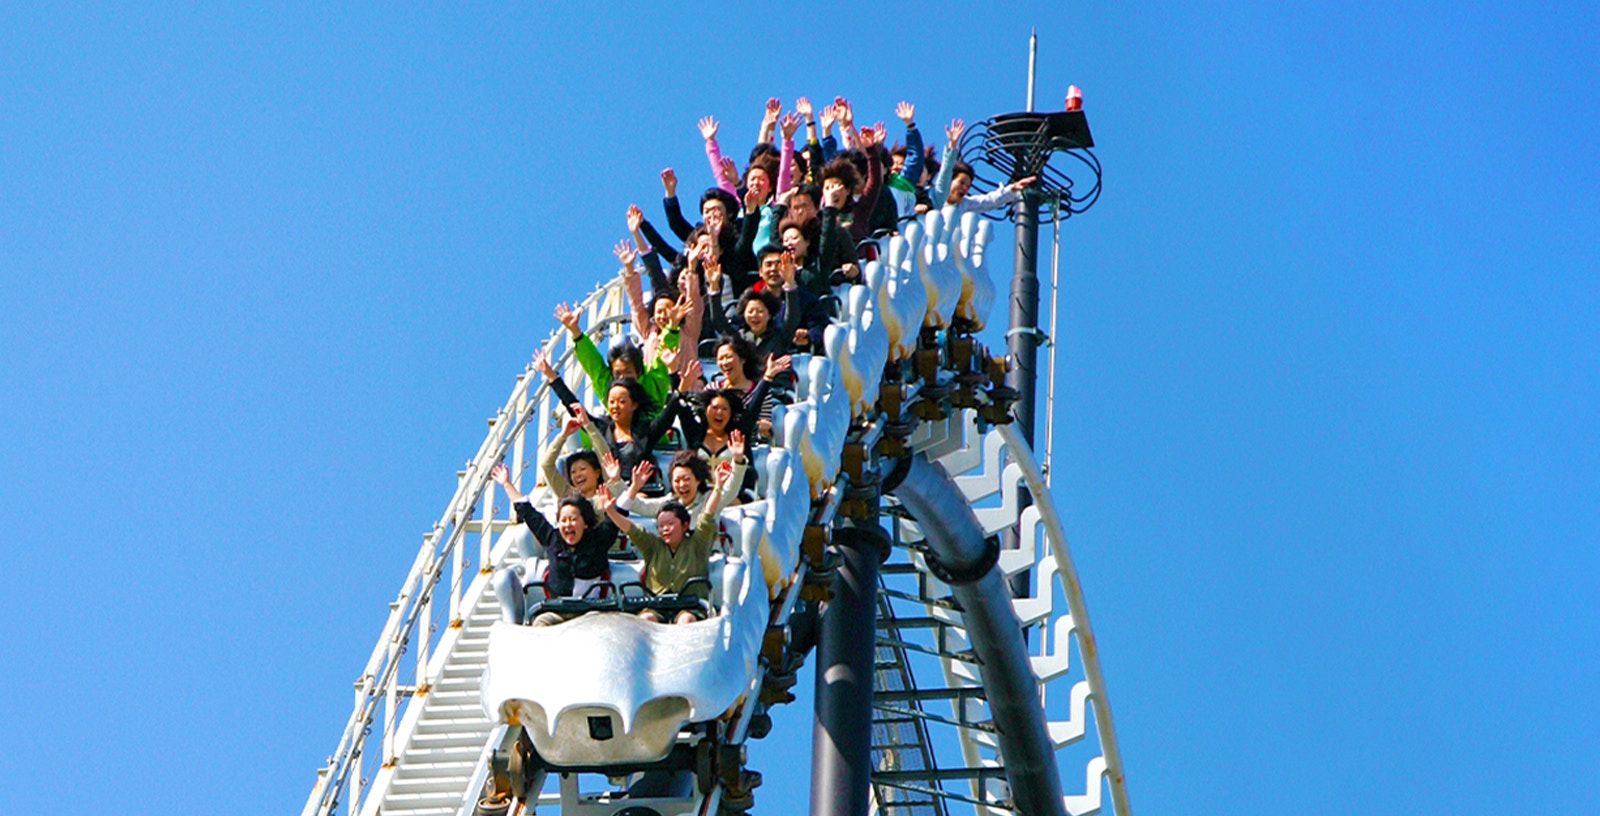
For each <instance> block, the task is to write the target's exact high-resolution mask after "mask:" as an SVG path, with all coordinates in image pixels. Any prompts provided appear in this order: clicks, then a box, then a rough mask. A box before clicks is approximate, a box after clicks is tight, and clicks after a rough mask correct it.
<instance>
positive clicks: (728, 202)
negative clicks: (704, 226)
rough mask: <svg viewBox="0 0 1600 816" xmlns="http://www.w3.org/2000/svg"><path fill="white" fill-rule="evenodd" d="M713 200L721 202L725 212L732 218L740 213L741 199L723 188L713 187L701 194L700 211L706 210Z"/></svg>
mask: <svg viewBox="0 0 1600 816" xmlns="http://www.w3.org/2000/svg"><path fill="white" fill-rule="evenodd" d="M711 199H716V200H717V201H719V202H721V204H722V209H723V211H724V212H725V213H726V214H727V215H728V216H730V217H731V216H733V215H735V214H737V213H738V212H739V199H738V198H736V197H734V195H733V194H732V193H729V192H728V191H727V190H724V189H722V188H721V187H712V188H710V189H708V190H706V191H705V192H703V193H701V194H700V209H702V210H704V209H705V208H706V202H707V201H710V200H711Z"/></svg>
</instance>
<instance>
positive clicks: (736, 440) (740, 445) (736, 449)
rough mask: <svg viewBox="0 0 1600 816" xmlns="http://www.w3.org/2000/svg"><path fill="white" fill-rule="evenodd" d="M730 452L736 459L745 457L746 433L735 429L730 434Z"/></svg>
mask: <svg viewBox="0 0 1600 816" xmlns="http://www.w3.org/2000/svg"><path fill="white" fill-rule="evenodd" d="M728 452H729V453H731V454H733V458H734V459H743V458H744V457H745V446H744V431H741V430H739V429H738V428H734V429H733V430H732V431H730V432H728Z"/></svg>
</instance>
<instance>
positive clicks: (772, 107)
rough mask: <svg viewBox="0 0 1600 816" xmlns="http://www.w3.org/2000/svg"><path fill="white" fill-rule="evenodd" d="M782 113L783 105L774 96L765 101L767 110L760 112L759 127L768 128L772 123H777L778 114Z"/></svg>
mask: <svg viewBox="0 0 1600 816" xmlns="http://www.w3.org/2000/svg"><path fill="white" fill-rule="evenodd" d="M782 111H783V103H782V102H779V101H778V97H776V96H774V97H771V98H769V99H767V108H766V110H764V111H762V112H761V126H762V127H766V128H770V127H772V123H773V122H776V121H778V114H779V113H780V112H782Z"/></svg>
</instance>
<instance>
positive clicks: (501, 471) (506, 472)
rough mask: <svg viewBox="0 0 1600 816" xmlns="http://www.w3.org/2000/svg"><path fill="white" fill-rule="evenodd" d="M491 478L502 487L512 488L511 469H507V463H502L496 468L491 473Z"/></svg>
mask: <svg viewBox="0 0 1600 816" xmlns="http://www.w3.org/2000/svg"><path fill="white" fill-rule="evenodd" d="M489 478H491V479H493V480H494V483H495V484H497V485H500V486H501V487H510V486H511V468H508V467H506V463H505V462H500V463H498V464H496V465H495V466H494V469H493V470H491V471H489Z"/></svg>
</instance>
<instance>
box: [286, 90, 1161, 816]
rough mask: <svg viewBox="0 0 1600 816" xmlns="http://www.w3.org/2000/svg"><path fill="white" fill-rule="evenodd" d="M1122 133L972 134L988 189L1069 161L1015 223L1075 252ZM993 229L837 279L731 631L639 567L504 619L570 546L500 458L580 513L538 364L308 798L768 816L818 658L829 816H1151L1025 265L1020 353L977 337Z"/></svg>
mask: <svg viewBox="0 0 1600 816" xmlns="http://www.w3.org/2000/svg"><path fill="white" fill-rule="evenodd" d="M1091 146H1092V142H1090V141H1089V139H1088V132H1087V125H1086V123H1085V122H1083V121H1082V114H1081V112H1078V113H1077V114H1076V116H1073V115H1070V113H1069V115H1063V114H1051V115H1042V114H1031V113H1030V114H1009V115H1005V116H1000V117H995V118H993V119H991V120H988V121H986V122H984V123H982V125H981V126H979V127H976V128H973V129H972V130H971V131H969V132H968V134H967V137H966V139H965V140H964V141H963V142H962V145H961V153H962V155H963V157H964V158H966V159H968V160H969V161H970V162H972V163H973V164H974V166H976V167H978V168H980V172H979V178H978V179H977V180H976V183H977V184H978V185H979V186H980V187H981V186H982V185H985V184H987V185H989V186H993V185H994V184H995V182H994V181H992V180H988V179H986V178H984V176H986V175H987V176H1002V177H1005V178H1007V179H1013V180H1014V179H1017V178H1021V177H1024V176H1037V177H1039V179H1040V181H1039V182H1038V183H1036V184H1035V185H1034V187H1032V188H1030V189H1029V190H1028V191H1027V193H1026V194H1025V196H1024V198H1023V201H1022V202H1021V203H1019V204H1018V205H1017V207H1016V209H1015V211H1014V212H1013V213H1012V217H1013V218H1014V219H1015V220H1016V221H1017V230H1016V232H1017V236H1018V239H1017V240H1018V256H1019V259H1021V258H1023V257H1024V256H1025V255H1026V253H1027V252H1028V251H1029V248H1028V247H1026V246H1025V244H1026V243H1027V242H1029V241H1032V242H1034V245H1035V246H1034V249H1036V244H1037V238H1038V236H1037V229H1038V226H1039V224H1040V222H1041V220H1042V219H1043V218H1048V219H1049V220H1051V221H1053V223H1054V229H1053V231H1052V236H1053V244H1054V245H1055V246H1056V247H1057V250H1056V251H1055V252H1053V253H1052V258H1053V259H1054V258H1058V257H1059V244H1058V243H1054V242H1056V241H1058V240H1059V234H1060V225H1061V222H1062V220H1063V219H1064V218H1066V217H1068V216H1070V215H1072V214H1073V213H1075V212H1081V211H1082V210H1083V209H1085V208H1086V207H1087V206H1089V205H1090V204H1092V203H1093V201H1094V198H1096V197H1098V195H1099V186H1100V185H1099V181H1100V172H1099V171H1100V168H1099V164H1098V162H1097V161H1095V160H1094V158H1093V155H1092V153H1090V152H1089V151H1088V148H1089V147H1091ZM1052 155H1067V156H1071V157H1072V159H1074V160H1076V161H1077V162H1079V163H1080V165H1081V166H1083V167H1088V168H1090V169H1091V170H1092V172H1093V184H1092V187H1089V188H1088V189H1087V190H1083V191H1074V190H1073V180H1072V177H1071V174H1068V173H1063V172H1060V171H1057V170H1055V169H1054V168H1053V167H1051V165H1050V160H1051V158H1052ZM992 226H993V224H992V222H991V221H989V220H986V219H985V218H983V217H981V216H980V215H979V214H977V213H965V214H961V215H957V214H956V212H955V211H954V210H953V209H952V208H946V209H944V210H932V211H930V212H928V213H926V214H924V215H922V216H920V217H918V218H917V219H915V220H912V221H910V222H908V223H904V224H902V228H901V229H900V230H899V232H898V233H897V234H893V235H888V236H881V237H878V238H875V239H874V241H873V244H874V245H873V246H872V247H870V250H871V251H870V253H869V254H870V256H871V257H873V258H875V260H872V261H869V262H866V263H864V264H863V268H862V274H861V276H860V280H859V282H857V283H854V284H850V285H844V286H840V287H838V288H837V289H836V292H835V294H836V296H837V297H838V299H839V307H838V309H837V315H838V316H837V318H836V320H835V322H834V323H833V325H831V326H829V327H828V329H827V331H826V336H825V338H824V342H823V346H824V348H825V349H826V354H823V355H815V356H808V355H796V356H795V357H794V360H793V367H794V370H795V374H796V378H797V381H798V384H797V387H796V389H795V399H794V401H793V403H792V404H788V405H782V406H779V407H777V408H776V410H775V411H774V414H773V416H772V425H773V432H772V440H771V444H770V445H762V446H757V447H755V448H754V449H753V451H752V454H751V459H752V465H753V468H754V470H755V472H756V474H757V481H756V487H755V493H756V496H757V500H756V501H752V502H747V503H744V504H740V505H737V506H733V507H730V508H728V509H726V510H724V511H723V512H722V513H721V518H720V526H721V539H722V544H721V546H720V547H719V552H718V554H717V555H715V556H713V560H712V569H711V574H710V581H709V583H710V587H709V592H708V593H707V594H708V595H709V599H708V600H707V601H706V602H705V604H706V608H707V610H708V611H709V612H710V614H709V615H708V616H707V617H706V618H705V619H704V620H700V621H697V622H693V623H679V624H672V625H665V624H660V623H653V622H647V621H645V620H642V619H641V618H639V617H637V616H636V615H632V614H626V613H627V612H628V611H629V610H630V609H631V607H630V606H629V604H630V603H631V602H633V601H631V600H630V599H634V600H636V596H634V595H632V594H630V592H628V591H627V590H626V587H625V586H624V584H625V583H626V582H625V579H624V577H622V576H626V575H628V574H630V573H629V570H630V569H631V570H634V572H633V573H631V574H637V572H636V571H637V566H636V564H630V563H629V562H627V561H617V562H616V564H615V565H614V572H613V578H612V580H613V582H614V584H615V586H613V589H615V590H616V591H614V592H611V593H608V594H607V595H606V597H605V599H603V600H594V601H590V602H587V605H586V606H585V607H584V611H590V612H593V613H594V614H584V615H582V616H580V617H576V618H575V619H572V620H570V621H568V622H566V623H563V624H561V625H558V626H548V627H535V626H517V625H513V624H510V623H508V622H506V621H505V620H502V619H501V615H500V611H499V606H498V605H497V603H496V599H495V596H494V592H493V590H492V589H491V577H492V575H493V574H494V572H495V571H496V570H498V569H501V568H503V567H506V566H508V565H511V564H517V563H522V564H526V565H527V566H528V567H529V569H531V570H533V571H535V572H534V574H537V570H539V569H541V568H542V566H541V555H542V553H541V551H540V549H539V548H538V547H536V546H534V544H533V542H532V540H531V538H532V537H531V536H530V535H529V533H528V532H527V530H526V528H525V527H524V526H522V525H521V524H519V523H518V522H517V520H516V518H515V516H514V514H513V513H512V512H511V508H510V507H509V504H510V502H508V501H504V498H505V497H504V496H503V495H498V496H497V488H496V485H495V483H494V482H493V480H492V479H491V478H490V474H491V470H492V469H493V468H494V466H495V465H496V464H499V463H502V462H503V463H505V464H507V465H508V466H509V468H510V472H511V474H512V475H513V479H515V480H516V481H517V483H518V486H519V489H520V490H522V491H523V492H524V493H526V494H527V495H528V497H529V500H530V501H532V502H533V503H534V504H535V506H536V507H537V508H539V509H541V510H549V509H552V508H553V507H554V505H555V502H556V500H557V497H556V496H554V495H553V494H552V492H551V490H550V488H549V486H548V485H546V484H543V483H535V484H532V485H531V486H529V485H526V484H523V479H524V477H525V471H526V470H527V469H528V465H529V464H530V463H531V462H532V461H534V460H536V459H537V455H538V451H539V450H540V449H541V448H543V447H544V446H545V445H549V444H557V442H556V440H555V437H556V432H557V430H558V428H559V426H560V424H561V415H562V414H561V411H562V407H561V406H560V405H559V404H558V401H557V400H556V398H555V397H554V395H552V394H551V393H550V389H549V387H548V385H547V384H546V383H545V381H544V379H543V378H542V377H540V376H539V375H538V374H537V373H536V372H534V371H533V370H532V369H531V368H530V369H527V370H524V371H523V372H521V373H520V374H518V375H517V377H516V380H515V384H514V386H513V388H512V390H511V393H510V396H509V397H508V398H507V399H506V401H505V403H504V405H503V406H502V407H501V408H500V409H499V410H498V411H496V412H495V414H494V416H492V417H490V418H489V421H488V425H489V427H488V433H487V435H486V437H485V439H484V441H483V443H482V444H481V445H480V446H479V448H478V450H477V451H476V452H475V453H474V454H473V456H472V458H471V459H470V460H469V461H468V462H467V463H466V465H465V467H464V468H463V469H462V470H461V471H459V472H458V473H457V487H456V490H455V493H454V495H453V496H451V498H450V500H449V502H448V503H447V504H446V506H445V509H444V512H443V513H442V514H441V515H440V517H439V519H438V521H437V522H435V523H434V524H433V526H432V529H431V530H430V531H429V532H428V533H427V534H426V535H425V536H424V538H423V541H422V543H421V546H420V548H419V549H418V550H417V553H416V556H415V559H414V561H413V562H412V565H411V569H410V571H409V573H408V574H407V576H406V579H405V582H404V584H403V585H402V587H401V589H400V592H399V593H398V595H397V596H396V597H395V599H394V601H392V602H391V603H390V605H389V612H388V617H387V620H386V621H385V624H384V627H383V630H382V632H381V634H380V636H379V638H378V641H377V644H376V646H375V647H374V649H373V651H372V653H371V656H370V657H369V658H368V660H367V662H366V664H365V665H364V666H363V667H362V668H361V671H360V673H359V674H358V675H357V679H356V681H355V684H354V691H355V701H354V707H353V710H352V712H351V714H350V717H349V720H348V721H347V723H346V724H345V727H344V729H343V731H342V732H341V734H340V736H339V740H338V742H337V744H336V746H335V748H334V751H333V753H332V754H331V755H330V756H329V758H328V760H327V761H326V763H324V764H323V765H322V767H320V768H319V769H318V771H317V777H316V781H315V783H314V785H313V787H312V790H311V793H310V796H309V797H308V799H307V801H306V804H305V808H304V810H303V814H304V816H332V814H335V813H339V812H341V811H342V812H344V813H347V814H350V816H379V815H380V814H382V816H472V814H484V815H485V816H490V815H494V816H497V815H498V814H508V813H532V812H535V811H538V812H546V813H549V812H555V811H557V810H559V812H560V813H562V814H564V815H565V816H608V815H615V816H675V814H697V816H710V814H717V813H722V814H738V813H744V812H750V811H752V810H753V809H754V808H755V802H756V796H757V793H758V788H759V786H760V784H761V781H762V775H761V772H760V771H758V770H757V769H754V768H750V767H748V766H747V762H748V753H747V751H746V746H747V743H748V741H749V740H754V739H760V738H762V737H764V736H766V734H767V733H768V732H769V731H770V729H771V727H772V721H773V717H775V716H783V715H784V714H783V709H784V708H785V707H786V704H788V703H790V702H792V701H793V700H794V695H793V693H792V687H793V686H794V684H795V683H796V679H797V673H798V672H799V670H800V669H801V667H802V666H803V665H804V663H805V662H806V661H808V660H811V661H814V672H815V677H816V693H815V703H814V705H815V711H814V713H813V718H814V724H815V725H814V729H813V747H812V767H811V774H812V784H811V789H812V812H813V813H814V814H818V813H825V814H845V813H851V814H856V813H867V812H878V813H891V814H917V815H918V816H947V815H948V814H950V813H956V812H968V811H971V812H976V813H979V814H990V813H1001V814H1003V813H1020V814H1039V815H1040V816H1043V815H1044V814H1073V816H1083V815H1084V814H1090V813H1096V812H1100V811H1102V810H1103V809H1104V808H1105V806H1106V805H1107V804H1108V803H1109V805H1110V806H1111V809H1112V810H1113V812H1115V813H1116V814H1118V816H1127V814H1129V813H1131V811H1130V809H1129V805H1128V800H1127V793H1126V786H1125V784H1124V779H1123V770H1122V763H1121V759H1120V754H1119V752H1118V750H1117V743H1116V736H1115V733H1114V730H1113V725H1112V720H1111V710H1110V703H1109V697H1108V694H1107V690H1106V687H1105V681H1104V678H1103V675H1102V673H1101V669H1100V664H1099V658H1098V650H1097V648H1096V644H1095V640H1094V636H1093V633H1092V631H1091V630H1090V627H1089V617H1088V611H1087V608H1086V606H1085V604H1084V599H1083V593H1082V590H1081V587H1080V586H1079V582H1078V577H1077V573H1076V571H1075V570H1074V568H1073V564H1072V560H1071V557H1070V554H1069V551H1068V547H1067V540H1066V537H1065V535H1064V533H1063V529H1062V523H1061V517H1060V514H1059V512H1058V510H1057V508H1056V505H1055V502H1054V500H1053V498H1052V496H1051V493H1050V489H1049V484H1048V465H1049V462H1048V458H1049V453H1048V445H1046V454H1045V456H1044V457H1043V458H1044V461H1042V462H1041V461H1040V459H1039V458H1036V456H1035V454H1034V451H1033V445H1032V444H1031V439H1030V437H1031V435H1032V403H1033V399H1034V396H1033V394H1034V392H1033V383H1032V382H1023V381H1020V380H1019V376H1026V377H1029V378H1031V377H1032V376H1033V373H1032V366H1033V354H1034V349H1035V348H1036V347H1037V344H1038V342H1039V341H1040V340H1041V339H1042V340H1044V341H1046V342H1048V340H1049V337H1048V335H1045V334H1044V333H1043V332H1040V331H1039V328H1038V322H1037V319H1036V315H1033V314H1031V313H1030V308H1032V307H1029V308H1024V309H1023V310H1022V315H1021V317H1020V318H1019V313H1018V309H1017V305H1016V303H1017V298H1016V294H1015V290H1016V286H1017V285H1018V284H1017V282H1016V281H1013V290H1014V291H1013V308H1012V319H1011V321H1010V325H1009V327H1008V328H1009V331H1008V333H1007V335H1006V337H1007V341H1008V344H1009V346H1010V348H1009V353H1007V352H998V351H995V352H992V351H991V350H989V349H988V348H986V346H985V345H984V343H983V342H981V341H980V339H979V338H978V336H977V335H978V333H979V332H982V331H983V330H984V329H985V327H986V326H988V325H989V324H990V314H989V313H990V311H991V310H992V307H993V306H994V301H995V300H996V286H995V283H994V281H993V280H992V279H991V276H990V272H989V269H990V267H991V265H992V264H990V263H989V262H988V259H989V258H990V254H989V253H990V249H989V246H988V245H989V241H990V236H991V231H992ZM1023 265H1024V264H1023V263H1019V269H1018V270H1017V274H1018V275H1022V274H1024V273H1027V274H1032V272H1033V271H1032V270H1024V269H1022V266H1023ZM1028 265H1031V261H1030V262H1029V264H1028ZM1052 270H1054V262H1053V263H1052ZM1055 277H1056V276H1055V275H1054V274H1052V276H1051V285H1050V289H1049V293H1050V296H1051V300H1052V302H1053V300H1054V296H1055ZM1022 283H1023V285H1024V288H1025V287H1026V285H1027V282H1026V281H1023V282H1022ZM1033 285H1034V286H1035V287H1036V286H1037V284H1036V283H1035V284H1033ZM1033 293H1034V298H1035V301H1036V300H1037V288H1035V289H1034V290H1033ZM1023 305H1024V306H1025V307H1026V306H1028V304H1023ZM580 311H581V313H582V315H583V327H584V330H585V333H586V334H588V335H589V336H590V337H591V338H593V339H594V340H595V342H596V343H597V344H598V345H600V346H601V347H602V348H603V347H604V346H605V345H606V344H607V343H609V342H611V341H613V340H616V339H619V338H621V337H622V336H623V335H624V333H625V330H626V320H627V318H626V311H627V307H626V294H625V292H624V291H623V288H622V285H621V283H620V281H615V280H613V281H612V282H610V283H607V284H604V285H601V286H600V287H598V288H597V289H595V290H594V291H593V292H592V293H590V294H589V295H588V297H587V298H586V299H585V300H584V301H583V302H582V304H581V306H580ZM1052 324H1053V319H1052ZM1051 330H1052V332H1053V330H1054V327H1053V325H1052V327H1051ZM1019 342H1020V343H1023V344H1024V345H1023V346H1021V347H1020V348H1021V352H1019V346H1018V345H1017V344H1018V343H1019ZM571 343H572V341H571V339H570V338H569V336H568V335H567V334H566V333H565V332H555V333H552V335H551V336H550V337H549V338H548V339H547V340H546V341H545V342H544V343H543V350H544V352H545V354H546V355H547V358H548V359H550V360H552V361H555V362H556V365H557V367H558V370H560V371H561V373H562V374H563V375H564V377H565V379H566V380H567V381H568V382H569V383H576V384H577V386H576V387H577V388H578V389H580V394H581V396H582V397H583V398H584V400H585V401H586V402H593V401H594V397H595V395H594V394H593V393H592V391H591V390H589V387H588V380H587V378H586V377H583V376H582V374H581V372H580V371H579V370H578V368H577V365H576V362H575V361H574V359H573V350H572V345H571ZM1024 354H1025V356H1023V355H1024ZM707 365H708V366H709V365H710V361H707ZM1045 376H1046V377H1047V378H1053V376H1054V365H1053V353H1052V364H1050V365H1048V366H1047V367H1046V370H1045ZM1047 393H1048V394H1049V395H1050V396H1053V389H1048V392H1047ZM1047 407H1048V399H1047ZM1019 415H1022V416H1025V417H1026V422H1025V423H1020V422H1017V421H1015V419H1016V418H1017V417H1018V416H1019ZM1019 425H1022V426H1023V427H1019ZM1048 436H1049V434H1048V433H1047V439H1048ZM530 481H532V480H531V479H530ZM790 714H791V715H792V714H794V712H790ZM767 770H768V772H769V773H770V772H772V771H773V770H774V769H770V768H769V769H767ZM762 810H766V811H770V812H777V809H776V808H773V807H770V806H763V807H762ZM790 812H792V811H790Z"/></svg>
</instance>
